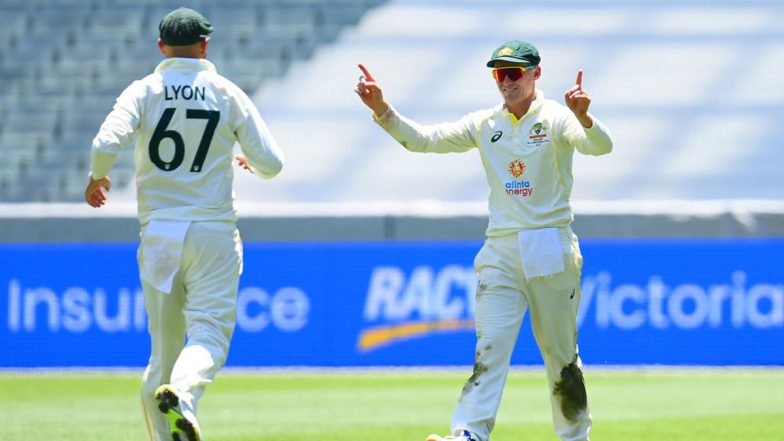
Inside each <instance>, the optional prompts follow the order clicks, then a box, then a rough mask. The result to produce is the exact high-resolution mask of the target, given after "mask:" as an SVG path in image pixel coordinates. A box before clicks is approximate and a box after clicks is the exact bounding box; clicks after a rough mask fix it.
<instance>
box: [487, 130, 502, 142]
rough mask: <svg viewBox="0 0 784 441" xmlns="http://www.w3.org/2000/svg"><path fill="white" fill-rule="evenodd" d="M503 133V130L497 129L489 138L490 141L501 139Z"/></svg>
mask: <svg viewBox="0 0 784 441" xmlns="http://www.w3.org/2000/svg"><path fill="white" fill-rule="evenodd" d="M503 134H504V132H502V131H500V130H499V131H497V132H495V134H494V135H493V137H492V138H490V142H496V141H498V140H499V139H501V135H503Z"/></svg>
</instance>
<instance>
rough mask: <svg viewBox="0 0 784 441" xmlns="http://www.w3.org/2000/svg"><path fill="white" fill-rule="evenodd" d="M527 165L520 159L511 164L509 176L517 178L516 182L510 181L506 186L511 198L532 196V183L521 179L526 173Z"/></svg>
mask: <svg viewBox="0 0 784 441" xmlns="http://www.w3.org/2000/svg"><path fill="white" fill-rule="evenodd" d="M525 170H526V165H525V164H524V163H523V162H522V161H520V160H519V159H515V160H514V161H512V162H511V163H509V174H511V175H512V177H514V178H515V180H514V181H509V182H506V183H505V184H504V187H506V194H508V195H511V196H523V197H528V196H531V194H532V193H533V191H534V189H533V187H531V181H526V180H524V179H520V178H521V177H522V176H523V174H524V173H525Z"/></svg>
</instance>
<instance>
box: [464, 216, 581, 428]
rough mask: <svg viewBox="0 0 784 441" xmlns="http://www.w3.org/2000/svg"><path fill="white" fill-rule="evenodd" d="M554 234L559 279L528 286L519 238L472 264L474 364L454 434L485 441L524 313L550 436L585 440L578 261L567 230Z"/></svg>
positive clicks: (493, 244)
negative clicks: (545, 388)
mask: <svg viewBox="0 0 784 441" xmlns="http://www.w3.org/2000/svg"><path fill="white" fill-rule="evenodd" d="M558 233H559V236H560V239H561V245H562V247H563V250H564V267H565V270H564V271H563V272H560V273H557V274H554V275H550V276H546V277H537V278H532V279H530V280H528V279H526V277H525V275H524V272H523V268H522V260H521V256H520V246H519V242H518V238H517V235H515V234H512V235H508V236H502V237H491V238H488V239H487V240H486V241H485V244H484V246H483V247H482V249H481V250H480V251H479V253H478V254H477V256H476V259H475V261H474V266H475V268H476V271H477V274H478V276H479V287H478V288H477V293H476V334H477V342H476V361H475V364H474V372H473V375H472V376H471V377H470V378H469V379H468V381H467V382H466V384H465V386H464V387H463V392H462V395H461V397H460V399H459V401H458V403H457V407H456V409H455V412H454V415H453V418H452V432H453V434H455V435H459V434H460V433H462V431H463V430H468V431H469V432H471V433H472V434H473V435H474V436H475V437H476V438H477V439H478V441H488V440H489V438H490V432H491V431H492V430H493V427H494V425H495V418H496V414H497V413H498V406H499V404H500V402H501V395H502V393H503V389H504V385H505V383H506V377H507V374H508V373H509V364H510V360H511V357H512V351H513V349H514V346H515V342H516V341H517V336H518V334H519V331H520V325H521V323H522V321H523V317H524V316H525V313H526V311H528V310H530V313H531V326H532V328H533V333H534V337H535V339H536V342H537V344H538V346H539V351H540V353H541V355H542V358H543V359H544V365H545V370H546V372H547V380H548V383H549V388H550V401H551V407H552V418H553V426H554V428H555V432H556V433H557V434H558V436H559V437H560V438H561V439H562V440H564V441H578V440H580V441H582V440H588V431H589V430H590V427H591V413H590V410H589V408H588V404H587V397H586V393H585V385H584V381H583V376H582V369H581V361H580V358H579V356H578V351H577V324H576V318H577V308H578V305H579V303H580V298H581V293H580V277H581V271H582V255H581V254H580V248H579V244H578V242H577V236H575V235H574V233H573V232H572V230H571V228H569V227H560V228H558Z"/></svg>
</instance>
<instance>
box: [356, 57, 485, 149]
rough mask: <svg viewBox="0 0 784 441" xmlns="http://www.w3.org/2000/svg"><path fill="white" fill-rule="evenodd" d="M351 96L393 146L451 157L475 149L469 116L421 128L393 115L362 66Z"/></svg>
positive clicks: (473, 133)
mask: <svg viewBox="0 0 784 441" xmlns="http://www.w3.org/2000/svg"><path fill="white" fill-rule="evenodd" d="M359 69H360V70H361V71H362V73H363V75H362V76H360V77H359V82H358V83H357V87H356V89H354V92H356V93H357V95H359V98H360V99H361V100H362V102H363V103H365V105H366V106H368V107H369V108H370V109H371V110H373V120H374V121H375V122H376V123H378V124H379V125H380V126H381V127H382V128H383V129H384V130H386V131H387V133H389V134H390V135H392V137H393V138H395V140H396V141H397V142H399V143H400V144H401V145H402V146H403V147H405V148H406V149H407V150H409V151H412V152H422V153H452V152H466V151H468V150H470V149H472V148H474V147H476V146H477V145H478V141H477V131H478V130H477V128H476V124H475V123H474V121H473V118H472V116H471V115H468V116H466V117H464V118H463V119H461V120H459V121H457V122H453V123H442V124H433V125H422V124H419V123H417V122H415V121H412V120H410V119H408V118H406V117H404V116H402V115H400V114H398V113H397V111H395V109H394V108H393V107H392V106H391V105H390V104H389V103H388V102H387V101H386V100H385V99H384V94H383V92H382V91H381V87H380V86H379V85H378V82H377V81H376V80H375V78H374V77H373V75H372V74H371V73H370V71H369V70H368V69H367V68H366V67H365V66H364V65H362V64H360V65H359Z"/></svg>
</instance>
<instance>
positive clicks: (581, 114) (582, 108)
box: [564, 69, 593, 127]
mask: <svg viewBox="0 0 784 441" xmlns="http://www.w3.org/2000/svg"><path fill="white" fill-rule="evenodd" d="M564 101H565V102H566V106H567V107H569V109H570V110H571V111H572V113H574V116H576V117H577V119H578V120H579V121H580V124H582V125H583V127H591V126H593V119H592V118H591V117H590V115H588V107H589V106H590V105H591V96H590V95H588V92H586V91H585V90H584V89H583V70H582V69H580V71H579V72H578V73H577V80H576V81H575V84H574V86H572V88H571V89H569V90H567V91H566V93H564Z"/></svg>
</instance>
